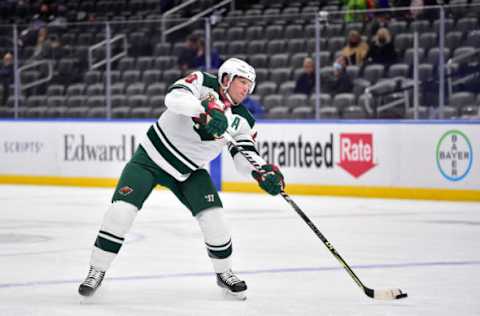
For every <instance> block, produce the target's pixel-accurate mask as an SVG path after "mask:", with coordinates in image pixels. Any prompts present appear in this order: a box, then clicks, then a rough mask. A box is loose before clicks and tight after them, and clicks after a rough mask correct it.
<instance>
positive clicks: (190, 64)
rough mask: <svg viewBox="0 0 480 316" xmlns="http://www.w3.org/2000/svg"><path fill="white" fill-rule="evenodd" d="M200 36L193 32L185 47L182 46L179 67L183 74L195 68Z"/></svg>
mask: <svg viewBox="0 0 480 316" xmlns="http://www.w3.org/2000/svg"><path fill="white" fill-rule="evenodd" d="M198 41H199V38H198V37H197V36H196V35H194V34H192V35H190V36H188V37H187V40H186V42H185V47H183V48H182V50H181V51H180V54H179V56H178V67H179V68H180V71H181V72H182V75H184V74H186V72H187V70H189V69H192V68H194V66H195V58H196V56H197V49H198Z"/></svg>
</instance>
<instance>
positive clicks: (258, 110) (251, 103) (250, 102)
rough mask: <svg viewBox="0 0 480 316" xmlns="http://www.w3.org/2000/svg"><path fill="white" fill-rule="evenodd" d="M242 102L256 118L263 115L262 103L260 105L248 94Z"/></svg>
mask: <svg viewBox="0 0 480 316" xmlns="http://www.w3.org/2000/svg"><path fill="white" fill-rule="evenodd" d="M242 104H243V105H244V106H245V107H246V108H247V110H248V111H249V112H250V113H252V114H253V116H254V117H255V118H257V119H260V118H263V116H264V115H265V109H264V107H263V105H261V104H260V102H257V101H255V100H254V99H252V98H251V97H250V96H247V97H246V98H245V100H243V102H242Z"/></svg>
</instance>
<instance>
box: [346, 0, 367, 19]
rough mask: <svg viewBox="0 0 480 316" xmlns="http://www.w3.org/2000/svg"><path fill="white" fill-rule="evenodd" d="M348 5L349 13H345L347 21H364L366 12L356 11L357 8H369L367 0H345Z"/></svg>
mask: <svg viewBox="0 0 480 316" xmlns="http://www.w3.org/2000/svg"><path fill="white" fill-rule="evenodd" d="M344 3H345V5H346V6H347V13H346V14H345V22H357V21H359V22H362V21H363V19H364V16H365V14H364V13H363V12H362V13H360V14H359V13H357V12H354V11H356V10H366V9H368V4H367V0H345V2H344Z"/></svg>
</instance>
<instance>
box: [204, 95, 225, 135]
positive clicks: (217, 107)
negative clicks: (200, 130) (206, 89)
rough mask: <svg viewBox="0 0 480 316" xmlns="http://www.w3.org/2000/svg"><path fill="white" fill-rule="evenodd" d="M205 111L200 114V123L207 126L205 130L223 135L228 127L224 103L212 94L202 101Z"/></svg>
mask: <svg viewBox="0 0 480 316" xmlns="http://www.w3.org/2000/svg"><path fill="white" fill-rule="evenodd" d="M202 106H203V107H204V108H205V113H204V114H201V115H200V120H199V123H200V124H202V125H204V126H205V130H206V131H207V132H208V133H210V134H212V135H213V136H215V137H220V136H222V135H223V134H224V133H225V131H226V130H227V127H228V121H227V117H226V116H225V114H224V113H223V111H224V109H223V105H222V104H220V103H219V101H217V100H216V99H215V97H213V96H210V97H208V98H207V99H205V100H203V101H202Z"/></svg>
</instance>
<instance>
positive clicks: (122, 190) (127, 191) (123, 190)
mask: <svg viewBox="0 0 480 316" xmlns="http://www.w3.org/2000/svg"><path fill="white" fill-rule="evenodd" d="M132 192H133V189H132V188H131V187H129V186H124V187H121V188H120V189H119V190H118V193H120V194H121V195H129V194H130V193H132Z"/></svg>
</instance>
